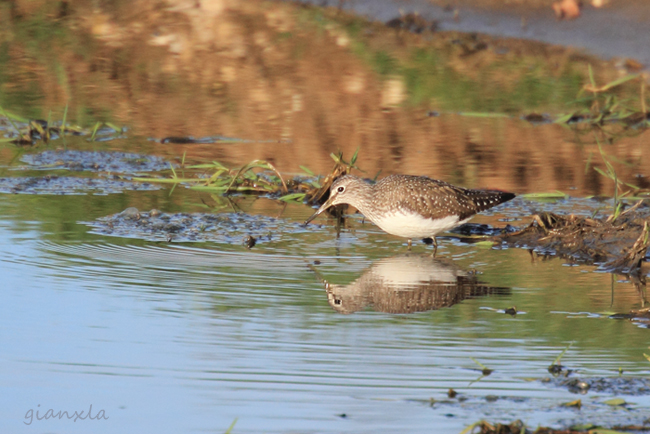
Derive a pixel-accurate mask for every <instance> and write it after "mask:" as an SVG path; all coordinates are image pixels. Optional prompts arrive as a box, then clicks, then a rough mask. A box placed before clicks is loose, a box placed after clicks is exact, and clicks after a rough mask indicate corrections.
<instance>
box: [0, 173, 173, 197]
mask: <svg viewBox="0 0 650 434" xmlns="http://www.w3.org/2000/svg"><path fill="white" fill-rule="evenodd" d="M160 188H161V187H160V186H158V185H155V184H150V183H146V182H142V183H139V182H129V181H122V180H117V179H91V178H77V177H65V176H43V177H39V178H34V177H16V178H0V193H8V194H57V195H70V194H88V193H90V192H92V193H93V194H95V195H105V194H115V193H122V192H124V191H128V190H132V191H151V190H160Z"/></svg>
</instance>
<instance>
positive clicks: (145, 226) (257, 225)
mask: <svg viewBox="0 0 650 434" xmlns="http://www.w3.org/2000/svg"><path fill="white" fill-rule="evenodd" d="M81 223H82V224H85V225H88V226H90V227H91V228H92V230H91V232H92V233H95V234H99V235H108V236H114V237H125V238H138V239H143V240H147V241H164V242H176V243H179V242H217V243H228V244H243V245H244V246H246V247H247V248H252V247H253V246H255V245H257V244H260V243H264V242H269V241H271V240H272V239H274V237H277V235H274V234H279V233H282V232H284V231H287V230H291V231H292V232H294V233H296V232H306V231H307V230H306V229H305V228H304V227H303V226H302V225H300V224H298V223H295V224H292V223H289V222H286V221H283V220H281V219H276V218H273V217H269V216H264V215H251V214H246V213H243V212H237V213H220V214H203V213H176V214H168V213H164V212H161V211H158V210H155V209H154V210H151V211H138V209H137V208H127V209H125V210H124V211H122V212H121V213H118V214H113V215H110V216H107V217H102V218H99V219H97V220H95V221H90V222H81ZM252 240H254V242H252Z"/></svg>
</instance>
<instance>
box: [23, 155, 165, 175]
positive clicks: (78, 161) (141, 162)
mask: <svg viewBox="0 0 650 434" xmlns="http://www.w3.org/2000/svg"><path fill="white" fill-rule="evenodd" d="M22 161H24V162H25V163H27V164H29V165H31V166H36V168H37V169H68V170H77V171H82V170H84V171H92V172H112V173H142V172H157V171H161V170H166V169H169V167H170V163H169V162H167V161H165V160H164V159H163V158H161V157H157V156H154V155H141V154H131V153H126V152H99V151H73V150H70V151H44V152H41V153H40V154H28V155H25V156H23V157H22Z"/></svg>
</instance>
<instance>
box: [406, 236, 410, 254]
mask: <svg viewBox="0 0 650 434" xmlns="http://www.w3.org/2000/svg"><path fill="white" fill-rule="evenodd" d="M406 249H407V250H408V251H411V239H410V238H409V239H408V247H407V248H406Z"/></svg>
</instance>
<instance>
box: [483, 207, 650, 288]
mask: <svg viewBox="0 0 650 434" xmlns="http://www.w3.org/2000/svg"><path fill="white" fill-rule="evenodd" d="M649 218H650V208H648V207H647V206H643V203H642V202H638V203H637V204H635V205H634V206H632V207H630V208H629V209H628V210H626V211H623V212H622V213H620V214H619V215H618V216H614V215H612V216H609V217H607V218H603V219H595V218H588V217H582V216H577V215H573V214H571V215H569V216H563V215H557V214H553V213H550V212H544V213H541V214H539V215H535V216H533V222H532V223H531V224H530V225H529V226H528V227H526V228H524V229H522V230H520V231H518V232H514V233H505V234H503V235H500V236H498V237H496V239H497V240H499V241H504V242H506V243H507V244H509V245H511V246H515V247H525V248H529V249H533V250H534V251H535V252H537V253H538V254H542V255H558V256H561V257H568V258H571V259H572V260H574V261H577V262H584V263H589V264H599V265H601V268H602V269H603V270H606V271H608V272H615V273H622V274H630V275H640V274H641V264H642V262H643V261H644V260H645V258H646V253H647V250H648V244H649V238H650V237H649V236H648V235H649V233H650V231H649V228H648V219H649Z"/></svg>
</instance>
